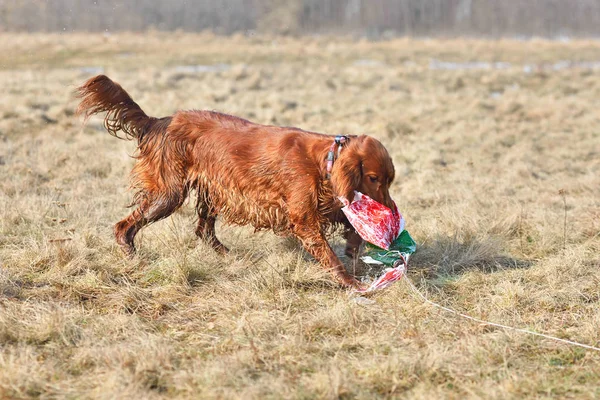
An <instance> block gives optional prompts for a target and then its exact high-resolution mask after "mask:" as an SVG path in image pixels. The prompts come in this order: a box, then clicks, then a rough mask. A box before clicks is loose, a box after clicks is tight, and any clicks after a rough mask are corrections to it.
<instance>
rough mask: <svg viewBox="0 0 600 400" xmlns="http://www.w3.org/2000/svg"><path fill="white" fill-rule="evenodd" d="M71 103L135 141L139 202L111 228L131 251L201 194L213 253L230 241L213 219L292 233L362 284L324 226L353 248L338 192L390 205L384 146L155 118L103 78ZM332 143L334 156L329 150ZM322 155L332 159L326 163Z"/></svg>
mask: <svg viewBox="0 0 600 400" xmlns="http://www.w3.org/2000/svg"><path fill="white" fill-rule="evenodd" d="M78 97H79V98H81V103H80V104H79V107H78V108H77V112H78V113H79V114H84V115H85V117H86V119H87V118H88V117H89V116H90V115H93V114H96V113H100V112H106V113H107V114H106V117H105V119H104V124H105V127H106V129H107V130H108V132H109V133H111V134H112V135H115V136H117V132H118V131H123V132H124V133H125V135H126V136H127V137H128V138H131V137H134V138H136V139H137V140H138V143H139V144H138V151H139V154H138V155H137V163H136V165H135V167H134V168H133V171H132V176H133V185H132V186H133V187H135V188H136V189H137V190H138V191H137V193H136V195H135V198H134V204H137V206H138V208H137V209H136V210H135V211H133V212H132V213H131V214H130V215H129V216H128V217H127V218H125V219H123V220H122V221H120V222H119V223H117V224H116V225H115V236H116V239H117V242H118V243H119V245H121V247H122V248H123V250H124V251H125V252H126V253H127V254H130V255H131V254H133V253H134V252H135V246H134V238H135V235H136V233H137V232H138V231H139V230H140V229H141V228H142V227H143V226H145V225H147V224H149V223H152V222H155V221H158V220H160V219H162V218H165V217H168V216H169V215H171V214H172V213H173V212H174V211H175V210H177V208H178V207H180V206H181V205H182V204H183V202H184V200H185V199H186V198H187V196H188V194H189V192H190V190H191V189H194V190H196V191H197V204H196V210H197V212H198V217H199V220H198V227H197V228H196V234H197V235H198V236H199V237H200V238H201V239H202V240H204V241H206V242H207V243H209V244H210V245H211V246H212V247H213V248H214V249H215V250H217V251H219V252H221V253H225V252H227V251H228V250H227V248H226V247H225V246H223V244H222V243H221V242H220V241H219V239H217V237H216V236H215V220H216V218H217V216H220V217H221V218H223V219H224V220H225V221H226V222H227V223H230V224H238V225H246V224H251V225H253V226H254V227H255V228H256V229H257V230H260V229H272V230H273V231H275V232H276V233H287V234H293V235H294V236H296V237H297V238H298V239H299V240H300V242H301V243H302V245H303V246H304V248H305V249H306V251H308V252H309V253H310V254H311V255H312V256H313V257H315V259H317V260H318V261H319V262H320V263H321V264H322V265H323V266H324V267H326V268H327V269H328V270H330V271H331V272H332V273H333V274H334V276H335V278H336V279H337V280H338V281H339V282H341V283H342V284H344V285H346V286H359V285H360V284H359V282H358V281H357V280H356V279H355V278H354V277H352V276H351V275H349V274H348V273H347V272H346V269H345V268H344V266H343V264H342V263H341V262H340V260H339V259H338V258H337V257H336V255H335V253H334V252H333V251H332V250H331V247H330V246H329V244H328V243H327V241H326V239H325V232H326V231H327V228H329V227H331V226H333V225H338V224H343V225H344V226H345V227H346V231H345V237H346V239H347V245H346V254H348V255H355V254H356V253H357V251H358V247H359V245H360V243H361V239H360V237H359V236H358V235H357V234H356V232H355V231H354V229H352V227H351V226H350V225H349V223H348V221H347V220H346V218H345V217H344V216H343V213H342V212H341V211H340V209H341V207H342V204H341V202H340V201H339V200H338V199H337V197H338V196H345V197H346V198H348V199H349V200H350V201H351V200H352V198H353V197H354V191H355V190H357V191H360V192H362V193H365V194H367V195H368V196H370V197H371V198H373V199H375V200H376V201H378V202H380V203H383V204H385V205H386V206H388V207H390V206H391V205H392V200H391V198H390V195H389V191H388V190H389V186H390V184H391V182H392V180H393V179H394V165H393V163H392V160H391V158H390V156H389V155H388V152H387V151H386V149H385V148H384V147H383V145H382V144H381V143H380V142H379V141H377V140H376V139H373V138H371V137H369V136H351V137H343V139H342V140H344V142H343V143H339V144H337V145H336V142H335V141H334V137H333V136H327V135H323V134H319V133H313V132H306V131H303V130H301V129H296V128H283V127H276V126H267V125H259V124H255V123H252V122H249V121H246V120H244V119H241V118H237V117H233V116H230V115H226V114H221V113H218V112H213V111H179V112H177V113H175V114H174V115H173V116H171V117H164V118H153V117H149V116H147V115H146V114H145V113H144V111H142V109H141V108H140V107H139V106H138V105H137V104H136V103H135V102H134V101H133V100H132V99H131V97H130V96H129V95H128V94H127V92H125V90H123V89H122V88H121V86H120V85H118V84H117V83H115V82H113V81H111V80H110V79H109V78H108V77H106V76H104V75H99V76H96V77H94V78H91V79H90V80H88V81H87V82H85V83H84V84H83V85H82V86H81V87H79V88H78ZM336 147H337V148H338V149H337V155H338V157H337V158H336V157H335V150H336ZM328 157H329V158H330V159H331V160H332V161H333V159H334V158H335V162H333V163H331V162H330V163H329V166H328V161H327V159H328Z"/></svg>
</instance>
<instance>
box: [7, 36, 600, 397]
mask: <svg viewBox="0 0 600 400" xmlns="http://www.w3.org/2000/svg"><path fill="white" fill-rule="evenodd" d="M90 45H93V46H92V47H91V50H90ZM0 50H1V51H0V68H1V70H0V82H1V83H2V87H3V95H2V97H0V397H2V398H34V397H44V398H82V397H83V398H124V397H129V398H160V397H182V398H199V397H201V398H265V397H266V398H282V397H283V398H315V397H317V398H342V397H343V398H373V397H384V398H385V397H398V396H403V397H404V396H406V397H413V398H436V397H455V398H459V397H460V398H463V397H489V398H511V397H513V398H520V397H536V398H538V397H541V398H548V397H577V398H593V397H597V396H600V392H599V391H598V387H597V382H598V380H599V379H600V354H597V353H594V352H591V351H585V350H582V349H578V348H572V347H568V346H565V345H562V344H557V343H554V342H551V341H548V340H544V339H540V338H536V337H530V336H526V335H524V334H519V333H512V332H504V331H502V330H499V329H495V328H490V327H486V326H479V325H477V324H474V323H471V322H468V321H464V320H460V319H456V318H455V317H453V316H451V315H447V314H443V313H441V312H440V311H438V310H435V309H432V308H430V307H429V306H427V305H425V304H423V303H422V302H421V301H420V300H419V299H418V298H417V297H415V296H414V295H412V294H411V291H410V290H409V289H408V287H407V286H406V285H405V284H402V283H399V284H396V285H395V286H393V287H391V288H389V289H388V290H386V291H384V292H381V293H379V294H376V295H375V296H373V299H374V300H375V304H372V305H359V304H356V303H354V302H353V301H351V299H350V298H349V296H348V294H347V293H346V292H344V291H341V290H339V289H338V288H335V287H333V286H332V285H331V283H330V279H329V277H328V276H327V275H326V274H324V273H323V272H322V271H321V269H320V268H319V266H318V265H316V263H315V262H314V261H312V260H311V259H310V258H309V257H307V256H306V255H305V254H304V253H302V252H301V251H300V250H299V248H298V247H297V246H296V245H295V244H294V243H292V242H290V241H286V240H283V239H280V238H278V237H276V236H274V235H271V234H265V233H263V234H252V230H251V229H248V228H236V227H226V226H220V227H218V233H219V234H220V236H221V237H222V238H223V241H224V242H225V244H226V245H228V246H229V247H231V248H232V250H233V251H232V254H231V255H229V256H227V257H224V258H221V257H219V256H217V255H216V254H214V253H213V252H212V251H210V250H209V249H208V248H207V247H205V246H203V245H202V244H197V243H196V240H195V238H194V235H193V228H194V221H193V211H192V209H191V205H188V206H186V207H184V209H183V210H182V211H181V212H179V213H178V214H177V215H175V216H174V217H172V218H169V219H168V220H165V221H162V222H159V223H157V224H155V225H153V226H151V227H149V228H148V229H146V230H145V231H143V233H142V235H141V237H140V240H139V242H138V243H139V248H140V254H139V256H138V257H136V258H135V259H133V260H128V259H125V258H124V257H123V256H122V254H121V253H120V251H119V249H118V248H117V246H116V245H115V242H114V240H113V237H112V233H111V232H112V225H113V224H114V223H115V222H116V221H118V220H119V219H120V218H122V217H123V216H124V215H125V214H126V213H127V210H126V208H125V206H126V205H127V203H128V201H129V200H130V194H128V193H127V192H126V187H127V184H128V182H127V173H128V171H129V170H130V168H131V166H132V164H133V160H132V159H131V158H130V156H129V155H131V154H133V151H134V144H133V143H131V142H124V141H119V140H116V139H115V138H113V137H110V136H109V135H108V134H107V133H106V132H104V131H103V129H102V128H101V124H100V121H99V120H92V121H91V122H90V123H89V124H88V125H87V126H86V127H85V128H83V129H82V128H81V121H78V120H77V119H75V117H74V116H73V109H74V107H75V101H74V100H73V99H72V97H71V94H72V90H73V89H74V87H75V86H76V85H77V84H80V83H81V82H83V80H84V79H85V78H87V77H89V76H90V75H92V72H89V71H85V70H84V71H82V70H80V67H103V69H104V72H105V73H106V74H108V75H109V76H111V77H113V78H114V79H115V80H116V81H118V82H120V83H121V84H122V85H123V86H124V87H125V88H126V89H127V90H128V91H130V93H131V94H132V96H133V97H134V99H135V100H136V101H138V103H139V104H140V105H141V106H142V108H144V110H145V111H146V112H147V113H148V114H150V115H153V116H163V115H167V114H170V113H172V112H173V111H174V110H176V109H181V108H184V109H185V108H205V109H217V110H219V111H223V112H228V113H232V114H236V115H239V116H242V117H246V118H250V119H252V120H255V121H257V122H263V123H275V124H282V125H295V126H299V127H302V128H306V129H312V130H318V131H322V132H329V133H339V132H342V133H362V132H365V133H369V134H372V135H374V136H376V137H378V138H380V139H381V140H383V141H384V143H385V144H386V145H387V146H388V148H389V149H390V152H391V153H392V154H393V157H394V161H395V164H396V168H397V180H396V183H395V184H394V186H393V191H392V195H393V197H394V198H395V199H396V201H397V203H398V206H399V208H400V210H401V211H402V212H403V213H404V214H405V216H406V217H407V220H408V225H407V227H408V229H409V231H410V232H411V234H412V235H413V237H414V238H415V239H416V240H417V242H418V245H419V251H418V252H417V254H416V255H415V257H414V259H413V260H412V261H413V262H412V265H411V266H410V271H409V277H410V279H411V280H412V281H413V282H415V283H416V284H417V285H418V286H419V287H420V288H421V290H423V291H425V292H427V293H428V294H429V295H430V296H431V297H432V298H433V299H434V300H436V301H438V302H440V303H442V304H444V305H448V306H451V307H453V308H455V309H457V310H459V311H462V312H467V313H470V314H471V315H473V316H475V317H480V318H484V319H489V320H492V321H495V322H499V323H503V324H508V325H515V326H519V327H527V328H530V329H534V330H538V331H541V332H546V333H549V334H552V335H556V336H559V337H563V338H569V339H572V340H577V341H580V342H583V343H588V344H592V345H596V346H597V345H598V344H599V343H600V335H599V333H598V332H599V331H598V326H599V324H600V311H599V310H600V307H599V301H600V285H599V283H600V269H599V267H600V259H599V256H598V254H599V252H600V212H599V208H600V207H599V206H600V203H599V202H598V201H599V200H598V199H600V153H599V142H600V136H599V134H598V126H600V125H599V118H598V113H597V99H598V97H599V94H600V80H599V78H598V76H597V73H596V72H595V71H592V70H590V69H587V68H585V67H577V68H567V69H563V70H558V71H555V70H552V69H551V68H550V67H549V66H550V65H551V64H553V63H555V62H557V61H560V60H563V59H568V60H574V61H595V60H599V59H600V45H599V44H597V43H595V42H573V43H569V44H562V43H551V42H543V41H532V42H510V41H498V42H485V41H460V40H456V41H429V40H423V41H412V40H395V41H388V42H374V43H372V42H366V41H360V42H352V41H348V40H344V39H333V38H314V39H302V40H295V39H289V38H279V37H272V38H267V37H253V38H243V37H233V38H220V37H213V36H211V35H187V34H185V35H184V34H168V35H167V34H147V35H132V34H120V35H112V36H102V35H89V36H86V35H47V36H37V35H32V36H28V35H12V34H11V35H7V34H2V40H0ZM431 59H436V60H442V61H459V62H464V61H492V62H493V61H507V62H511V63H512V67H511V68H508V69H502V70H467V71H438V70H431V69H430V68H429V63H430V60H431ZM357 60H370V61H368V62H365V61H362V62H358V63H357ZM216 63H227V64H230V66H231V67H230V68H229V69H226V70H223V71H212V72H190V71H187V70H182V69H178V68H177V66H178V65H195V64H216ZM526 64H535V65H536V66H537V67H536V68H534V69H533V70H532V72H530V73H526V72H524V70H523V66H525V65H526ZM559 190H563V191H564V192H560V193H559ZM565 201H566V203H565ZM565 204H566V206H565ZM565 207H566V208H565ZM565 210H566V213H567V230H566V235H565V234H564V215H565ZM341 243H342V242H341V240H340V239H339V238H335V239H334V244H335V246H336V249H337V250H341V249H342V248H341ZM563 246H564V249H563ZM346 261H348V260H346ZM348 268H349V269H352V268H353V266H352V265H351V263H350V262H348ZM359 269H360V266H359Z"/></svg>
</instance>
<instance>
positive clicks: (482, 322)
mask: <svg viewBox="0 0 600 400" xmlns="http://www.w3.org/2000/svg"><path fill="white" fill-rule="evenodd" d="M405 278H406V279H404V280H405V281H406V282H407V283H408V285H409V286H410V287H411V289H412V290H413V292H415V293H416V294H417V295H418V296H419V297H420V298H421V299H423V301H425V302H426V303H427V304H429V305H432V306H434V307H437V308H439V309H441V310H444V311H446V312H449V313H452V314H455V315H458V316H460V317H463V318H465V319H469V320H471V321H475V322H479V323H480V324H485V325H491V326H495V327H498V328H502V329H508V330H512V331H516V332H522V333H527V334H529V335H535V336H541V337H543V338H546V339H550V340H554V341H556V342H562V343H566V344H570V345H573V346H579V347H583V348H584V349H590V350H596V351H600V348H598V347H594V346H590V345H588V344H583V343H577V342H574V341H572V340H566V339H560V338H557V337H554V336H550V335H546V334H543V333H538V332H534V331H530V330H528V329H522V328H515V327H512V326H507V325H502V324H496V323H494V322H489V321H484V320H482V319H479V318H475V317H471V316H470V315H467V314H463V313H460V312H458V311H456V310H453V309H451V308H448V307H444V306H443V305H441V304H438V303H435V302H433V301H431V300H429V299H428V298H427V297H426V296H425V295H424V294H423V293H421V292H420V291H419V289H417V287H416V286H415V285H414V284H413V283H412V281H411V280H410V279H409V278H408V276H405Z"/></svg>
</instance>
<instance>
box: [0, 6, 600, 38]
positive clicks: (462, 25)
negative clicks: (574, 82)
mask: <svg viewBox="0 0 600 400" xmlns="http://www.w3.org/2000/svg"><path fill="white" fill-rule="evenodd" d="M599 17H600V1H597V0H526V1H523V0H220V1H214V0H198V1H189V0H172V1H155V0H128V1H122V0H121V1H117V0H97V1H93V0H86V1H81V0H52V1H47V0H46V1H39V0H0V30H5V31H41V32H53V31H92V32H94V31H96V32H97V31H124V30H125V31H143V30H147V29H157V30H164V31H170V30H183V31H190V32H198V31H203V30H211V31H213V32H215V33H219V34H231V33H234V32H252V31H257V32H263V33H278V34H289V35H306V34H309V35H310V34H315V33H343V34H351V35H360V36H368V37H392V36H398V35H411V36H463V35H467V36H484V37H513V38H515V37H516V38H522V37H531V36H541V37H549V38H558V39H564V38H567V37H571V36H574V37H595V36H598V34H599V33H600V24H598V21H599V20H600V18H599Z"/></svg>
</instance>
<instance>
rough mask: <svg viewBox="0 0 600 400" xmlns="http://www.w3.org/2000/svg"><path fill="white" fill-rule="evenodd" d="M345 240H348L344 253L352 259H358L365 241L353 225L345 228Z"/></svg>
mask: <svg viewBox="0 0 600 400" xmlns="http://www.w3.org/2000/svg"><path fill="white" fill-rule="evenodd" d="M348 225H350V224H348ZM344 239H346V249H345V250H344V253H345V254H346V255H347V256H348V257H350V258H352V259H354V258H357V257H358V254H359V251H360V245H361V244H362V242H363V240H362V238H361V237H360V235H359V234H358V233H357V232H356V230H355V229H354V227H352V225H350V226H345V227H344Z"/></svg>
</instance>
